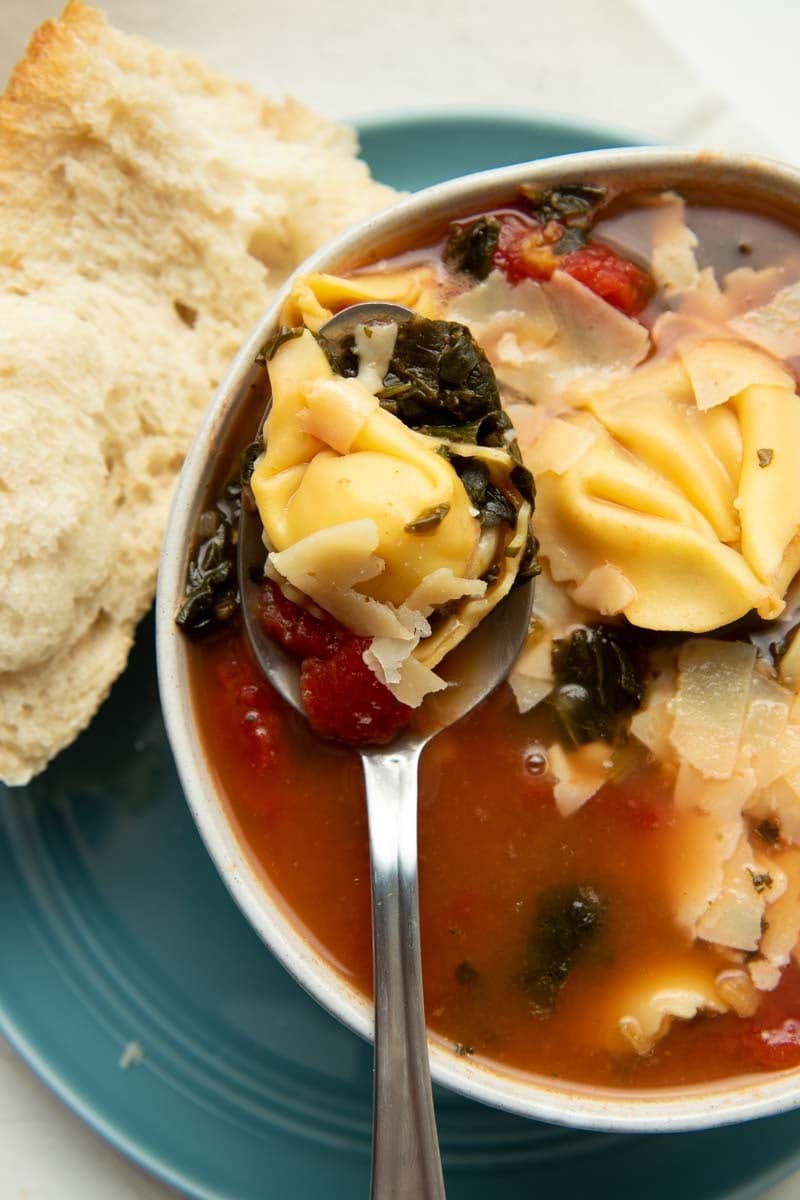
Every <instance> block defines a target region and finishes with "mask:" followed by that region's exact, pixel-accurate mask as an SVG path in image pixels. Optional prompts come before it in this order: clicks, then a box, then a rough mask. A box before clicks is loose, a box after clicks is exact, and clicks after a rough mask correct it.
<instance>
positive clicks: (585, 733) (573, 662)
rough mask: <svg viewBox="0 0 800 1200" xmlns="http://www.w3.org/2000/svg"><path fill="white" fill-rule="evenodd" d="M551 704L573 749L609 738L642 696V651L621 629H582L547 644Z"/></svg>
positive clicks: (632, 638)
mask: <svg viewBox="0 0 800 1200" xmlns="http://www.w3.org/2000/svg"><path fill="white" fill-rule="evenodd" d="M551 660H552V666H553V675H554V677H555V681H556V686H555V688H554V689H553V692H552V694H551V704H552V706H553V708H554V709H555V712H556V715H557V716H558V718H559V720H560V722H561V725H562V727H563V729H564V732H565V733H566V735H567V737H568V738H569V739H570V741H571V742H573V743H574V745H576V746H578V745H581V744H582V743H583V742H592V741H595V740H597V739H600V738H610V737H613V735H614V732H615V729H616V726H617V724H618V722H619V721H620V719H621V718H622V717H624V716H627V715H628V714H629V713H632V712H635V711H636V709H637V708H638V707H639V705H640V704H641V702H642V696H643V695H644V663H643V652H642V650H641V649H640V648H639V647H638V646H637V644H636V642H635V640H634V637H633V635H632V634H631V633H630V632H629V631H628V630H626V629H625V628H623V627H621V626H616V625H585V626H583V627H582V628H580V629H576V630H575V632H574V633H573V634H572V635H571V636H570V637H569V638H565V639H560V640H557V641H555V642H554V643H553V649H552V654H551Z"/></svg>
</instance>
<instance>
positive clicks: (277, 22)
mask: <svg viewBox="0 0 800 1200" xmlns="http://www.w3.org/2000/svg"><path fill="white" fill-rule="evenodd" d="M104 7H105V8H106V11H107V12H108V13H109V15H110V17H111V18H112V20H113V21H114V22H115V23H116V24H117V25H118V26H119V27H120V28H122V29H125V30H127V31H129V32H136V33H141V34H144V35H146V36H148V37H152V38H154V39H156V40H158V41H161V42H163V43H164V44H166V45H171V46H176V47H182V48H184V49H187V50H193V51H196V52H197V53H200V54H203V55H204V56H205V57H206V58H208V59H209V60H210V61H211V62H212V63H213V64H214V65H215V66H216V67H218V68H220V69H221V70H224V71H227V72H229V73H230V74H232V75H234V76H238V77H239V78H242V79H246V80H249V81H250V82H252V83H253V84H255V85H256V86H258V87H259V88H261V89H262V90H264V91H266V92H269V93H272V94H277V93H282V92H291V93H293V94H295V95H297V96H298V97H299V98H300V99H302V100H304V101H305V102H306V103H308V104H310V105H313V106H315V107H317V108H319V109H321V110H322V111H325V112H327V113H329V114H331V115H333V116H340V117H341V116H347V115H351V114H352V115H356V114H359V115H360V114H365V113H372V112H379V111H381V110H391V109H398V108H404V107H407V106H415V107H417V106H454V107H456V106H465V105H466V106H469V107H479V106H492V107H495V106H518V107H522V108H536V109H539V110H541V111H543V112H555V113H561V114H565V115H569V116H574V117H578V118H584V119H587V118H589V119H591V120H592V121H593V122H595V123H598V124H608V125H612V126H615V127H617V128H619V129H626V128H627V129H630V130H632V131H634V132H636V133H638V134H643V135H646V136H648V137H650V138H652V139H653V140H655V141H664V142H683V143H686V144H690V145H694V146H709V147H717V148H720V149H729V150H743V151H749V152H754V153H761V154H768V155H771V156H773V157H781V158H785V159H788V160H792V161H795V162H798V163H800V122H798V120H797V113H798V105H797V98H796V89H797V82H796V79H797V67H796V58H797V47H798V45H800V5H799V4H797V2H796V0H761V3H760V4H758V5H756V6H754V5H751V4H747V5H745V4H736V3H731V2H730V0H670V3H669V4H665V3H663V2H661V3H660V2H659V0H605V2H604V3H602V4H600V3H597V2H596V0H570V3H569V4H555V3H553V0H506V3H505V4H504V5H502V6H498V5H496V4H488V3H487V2H486V0H459V3H458V4H457V5H455V4H453V5H451V4H436V3H432V2H431V0H402V3H398V4H391V5H390V4H378V3H376V2H375V0H348V3H347V4H345V5H342V4H328V3H325V2H324V0H306V2H305V3H297V2H295V3H294V4H290V3H286V0H225V2H224V3H203V0H199V2H198V0H106V3H105V5H104ZM58 8H59V5H58V0H2V2H0V76H2V77H5V76H6V75H7V74H8V72H9V70H10V69H11V67H12V65H13V63H14V62H15V61H16V59H17V58H18V57H19V56H20V54H21V53H22V51H23V49H24V46H25V43H26V41H27V39H28V37H29V36H30V33H31V31H32V29H33V27H34V25H36V24H38V22H39V21H41V20H43V19H45V18H46V17H49V16H53V15H55V14H56V13H57V12H58ZM397 46H412V47H413V48H414V50H413V53H407V54H406V53H397V51H396V47H397ZM354 61H355V62H356V63H357V70H353V71H347V70H346V69H345V67H344V64H346V63H348V62H354ZM174 1194H175V1193H173V1192H172V1191H171V1190H170V1189H169V1188H166V1187H164V1186H163V1185H162V1184H160V1183H158V1182H157V1181H155V1180H153V1179H152V1178H151V1177H150V1176H148V1175H147V1174H146V1173H145V1172H143V1171H141V1170H140V1169H139V1168H138V1167H136V1166H134V1165H132V1164H130V1163H128V1162H126V1161H125V1160H124V1159H123V1158H122V1157H121V1156H120V1155H119V1154H117V1153H116V1152H115V1151H114V1150H112V1149H111V1148H110V1147H108V1146H106V1145H105V1144H104V1143H103V1142H102V1141H101V1140H100V1139H99V1138H98V1137H96V1136H95V1135H94V1134H93V1133H92V1132H91V1131H90V1130H88V1129H87V1128H86V1127H85V1126H84V1125H83V1124H82V1123H81V1122H80V1121H79V1120H78V1119H77V1118H76V1117H75V1116H73V1115H72V1113H70V1112H68V1111H67V1110H66V1109H65V1108H64V1107H63V1106H62V1105H61V1104H60V1103H59V1102H58V1101H57V1100H55V1099H54V1098H53V1097H52V1096H51V1095H50V1093H49V1092H48V1091H47V1090H46V1088H45V1087H44V1086H43V1085H42V1084H40V1083H39V1082H38V1080H36V1079H35V1078H34V1077H33V1075H32V1074H31V1072H30V1071H29V1070H28V1068H27V1067H26V1066H24V1065H23V1064H22V1063H21V1062H20V1060H19V1059H18V1058H17V1056H16V1055H15V1054H14V1052H13V1051H12V1050H11V1049H10V1048H9V1047H8V1046H7V1045H5V1044H4V1043H3V1042H2V1039H0V1200H159V1198H162V1200H163V1198H166V1197H169V1196H174ZM764 1200H766V1197H765V1198H764ZM769 1200H800V1175H798V1176H795V1177H794V1178H792V1179H790V1180H787V1181H786V1182H785V1183H784V1184H782V1185H781V1186H780V1187H778V1188H776V1189H774V1190H773V1191H771V1192H770V1193H769Z"/></svg>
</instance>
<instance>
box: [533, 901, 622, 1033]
mask: <svg viewBox="0 0 800 1200" xmlns="http://www.w3.org/2000/svg"><path fill="white" fill-rule="evenodd" d="M606 910H607V903H606V901H605V900H604V899H603V898H602V897H601V895H600V894H599V893H598V892H597V891H596V890H595V888H593V887H590V886H588V885H586V884H581V885H574V884H559V885H558V886H556V887H553V888H550V889H548V890H547V891H545V892H543V893H542V895H541V896H540V898H539V907H538V911H537V913H536V918H535V920H534V924H533V929H532V930H531V935H530V939H529V942H528V953H527V957H526V959H525V964H524V966H523V969H522V972H521V974H520V983H521V985H522V987H523V988H524V989H525V991H526V992H527V993H528V996H529V1000H530V1006H531V1009H532V1011H533V1012H534V1013H535V1014H536V1016H547V1015H548V1014H549V1013H551V1012H552V1011H553V1009H554V1007H555V1002H556V997H557V995H558V992H559V991H560V989H561V988H562V987H563V986H564V984H565V983H566V981H567V978H568V976H569V973H570V971H571V970H572V968H573V967H574V966H575V963H576V962H577V960H578V958H579V956H580V955H581V954H582V953H583V951H584V950H585V948H586V946H587V945H588V944H589V942H590V941H591V940H592V939H593V938H594V936H595V935H596V934H597V933H598V932H599V931H600V930H601V929H602V928H603V925H604V924H605V919H606Z"/></svg>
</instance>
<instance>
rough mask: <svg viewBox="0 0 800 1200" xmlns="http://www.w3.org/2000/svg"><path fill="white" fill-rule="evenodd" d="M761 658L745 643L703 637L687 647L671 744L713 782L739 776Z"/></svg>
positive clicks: (682, 657)
mask: <svg viewBox="0 0 800 1200" xmlns="http://www.w3.org/2000/svg"><path fill="white" fill-rule="evenodd" d="M755 660H756V651H755V647H754V646H751V645H745V644H744V643H743V642H720V641H714V640H712V639H710V638H697V639H695V640H694V641H691V642H686V643H685V645H684V646H682V647H681V650H680V653H679V655H678V690H677V694H676V697H675V721H674V724H673V726H672V731H671V733H670V741H671V743H672V745H673V747H674V749H675V750H676V751H677V753H678V755H679V756H680V757H682V758H685V759H686V760H687V761H688V762H689V763H691V764H692V766H694V767H696V768H697V770H698V771H700V772H701V773H702V774H703V775H706V776H707V777H709V778H712V779H727V778H729V777H730V776H731V775H732V774H733V770H734V766H735V764H736V757H737V755H738V752H739V743H740V741H741V737H742V729H743V726H744V719H745V714H746V712H747V702H748V697H749V694H750V681H751V678H752V674H753V667H754V665H755Z"/></svg>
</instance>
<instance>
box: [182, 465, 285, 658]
mask: <svg viewBox="0 0 800 1200" xmlns="http://www.w3.org/2000/svg"><path fill="white" fill-rule="evenodd" d="M263 449H264V447H263V446H262V445H261V443H260V442H252V443H251V444H250V445H249V446H246V447H245V449H244V450H243V451H242V455H241V461H240V469H239V475H238V477H234V478H233V479H229V480H228V482H227V483H226V484H225V486H224V487H223V489H222V491H221V493H220V494H219V496H218V497H217V499H216V500H215V501H214V506H213V508H209V509H207V510H206V511H205V512H203V513H201V514H200V517H199V519H198V522H197V525H196V526H195V532H194V539H193V544H194V552H193V554H192V556H191V558H190V559H189V563H188V566H187V568H186V584H185V587H184V593H183V603H182V605H181V607H180V611H179V612H178V615H177V617H176V618H175V620H176V622H177V624H178V625H179V626H180V627H181V629H182V630H183V631H184V633H188V634H190V635H191V636H193V637H200V636H204V635H205V634H208V633H213V632H215V631H216V630H218V629H220V628H221V627H222V626H224V625H226V624H227V623H228V622H229V621H230V620H231V619H232V618H233V617H235V616H236V614H237V613H238V611H239V581H238V578H237V575H236V546H237V543H238V540H239V517H240V515H241V511H242V504H243V503H245V504H246V503H248V502H249V501H248V497H250V489H249V486H248V485H249V482H250V476H251V475H252V473H253V467H254V466H255V462H256V459H257V458H258V457H259V456H260V454H261V453H262V451H263Z"/></svg>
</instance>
